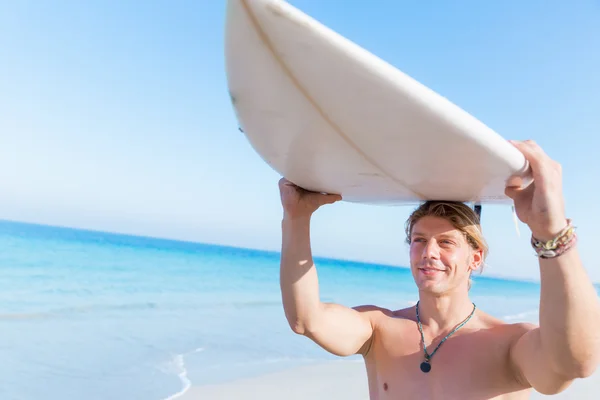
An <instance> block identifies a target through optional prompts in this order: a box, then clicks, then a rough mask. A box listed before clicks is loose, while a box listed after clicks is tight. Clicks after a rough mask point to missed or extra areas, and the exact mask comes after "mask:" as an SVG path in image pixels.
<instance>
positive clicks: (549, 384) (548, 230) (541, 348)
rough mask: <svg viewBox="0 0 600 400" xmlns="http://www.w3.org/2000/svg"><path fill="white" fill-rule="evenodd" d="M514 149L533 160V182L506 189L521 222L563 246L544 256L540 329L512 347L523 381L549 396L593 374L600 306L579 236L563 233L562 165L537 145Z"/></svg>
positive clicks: (599, 345) (598, 354)
mask: <svg viewBox="0 0 600 400" xmlns="http://www.w3.org/2000/svg"><path fill="white" fill-rule="evenodd" d="M514 144H515V146H516V147H517V148H518V149H519V150H521V151H522V153H523V154H524V155H525V156H526V157H527V159H528V160H529V162H530V164H531V167H532V171H533V175H534V184H533V185H532V186H530V187H529V188H528V189H526V190H524V191H519V190H515V189H508V190H507V194H508V195H509V196H511V197H512V198H513V199H514V201H515V208H516V210H517V214H518V216H519V218H520V219H521V220H522V221H523V222H525V223H527V224H528V225H529V227H530V228H531V232H532V236H533V238H535V239H538V240H540V241H543V242H547V241H549V240H551V239H553V238H555V237H561V238H562V242H563V243H562V244H560V245H559V246H558V247H556V249H555V251H554V254H553V253H552V252H546V253H540V256H541V257H539V268H540V276H541V295H540V318H539V322H540V324H539V327H533V326H529V327H528V328H527V329H526V330H525V332H526V333H524V334H523V335H522V336H521V337H520V338H519V339H518V340H517V341H516V342H515V343H514V345H513V347H512V349H511V360H512V362H513V366H514V369H515V373H516V374H517V376H519V377H520V378H521V379H522V380H523V381H524V383H527V384H529V385H531V386H533V387H534V388H535V389H536V390H537V391H539V392H541V393H545V394H553V393H558V392H560V391H562V390H564V389H565V388H566V387H567V386H568V385H569V384H570V383H571V381H572V380H574V379H576V378H584V377H588V376H590V375H591V374H592V373H593V372H594V371H595V369H596V368H597V366H598V363H599V362H600V303H599V301H598V295H597V293H596V290H595V289H594V286H593V284H592V282H591V281H590V279H589V277H588V276H587V274H586V271H585V269H584V267H583V265H582V262H581V260H580V257H579V253H578V249H577V236H576V234H575V235H573V231H572V230H569V229H567V230H565V229H564V228H565V227H568V221H567V219H566V217H565V211H564V201H563V195H562V172H561V168H560V165H558V164H557V163H556V162H554V161H553V160H551V159H550V158H549V157H548V156H547V155H546V154H545V153H544V152H543V151H542V150H541V149H540V148H539V146H537V145H536V144H535V143H533V142H530V141H527V142H523V143H520V142H517V143H514Z"/></svg>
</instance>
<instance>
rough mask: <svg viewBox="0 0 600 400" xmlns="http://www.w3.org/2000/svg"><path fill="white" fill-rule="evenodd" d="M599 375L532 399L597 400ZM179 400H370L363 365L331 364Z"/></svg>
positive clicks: (194, 390)
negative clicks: (560, 390)
mask: <svg viewBox="0 0 600 400" xmlns="http://www.w3.org/2000/svg"><path fill="white" fill-rule="evenodd" d="M599 396H600V372H598V373H596V374H594V375H593V376H591V377H589V378H586V379H582V380H577V381H575V382H574V383H573V384H572V385H571V386H570V387H569V388H568V389H567V390H565V391H564V392H562V393H559V394H557V395H554V396H545V395H542V394H540V393H537V392H535V391H534V392H532V395H531V399H545V398H547V399H571V400H575V399H579V400H597V399H598V398H599ZM179 399H180V400H226V399H240V400H255V399H256V400H259V399H260V400H279V399H286V400H300V399H311V400H338V399H339V400H368V399H369V393H368V388H367V381H366V375H365V370H364V365H363V364H362V362H354V361H351V362H348V361H340V362H330V363H326V364H319V365H314V366H306V367H300V368H294V369H291V370H287V371H282V372H277V373H271V374H266V375H262V376H259V377H255V378H251V379H240V380H236V381H234V382H231V383H227V384H222V385H206V386H198V387H191V388H190V390H189V391H187V392H186V393H185V395H183V396H181V397H180V398H179Z"/></svg>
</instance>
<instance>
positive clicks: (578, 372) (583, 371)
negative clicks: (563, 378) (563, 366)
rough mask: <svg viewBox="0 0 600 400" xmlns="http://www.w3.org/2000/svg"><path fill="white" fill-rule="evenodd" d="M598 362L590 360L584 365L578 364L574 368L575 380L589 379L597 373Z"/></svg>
mask: <svg viewBox="0 0 600 400" xmlns="http://www.w3.org/2000/svg"><path fill="white" fill-rule="evenodd" d="M597 367H598V362H597V361H596V360H589V361H586V362H583V363H578V364H577V366H576V367H575V368H573V371H572V372H573V378H576V379H577V378H589V377H590V376H592V375H593V374H594V372H596V369H597Z"/></svg>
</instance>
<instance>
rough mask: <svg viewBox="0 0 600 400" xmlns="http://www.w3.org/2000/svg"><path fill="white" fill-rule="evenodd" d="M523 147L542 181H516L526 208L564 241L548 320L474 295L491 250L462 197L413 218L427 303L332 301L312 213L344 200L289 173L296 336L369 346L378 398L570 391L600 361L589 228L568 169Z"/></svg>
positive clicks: (349, 349)
mask: <svg viewBox="0 0 600 400" xmlns="http://www.w3.org/2000/svg"><path fill="white" fill-rule="evenodd" d="M512 143H513V145H514V146H516V147H517V148H518V149H519V150H520V151H521V152H522V153H523V154H524V155H525V157H526V158H527V159H528V160H529V162H530V164H531V167H532V171H533V176H534V182H535V183H534V184H532V185H530V186H529V187H528V188H527V189H525V190H519V189H516V188H507V190H506V194H507V195H508V196H509V197H510V198H512V199H513V200H514V204H515V208H516V212H517V216H518V217H519V219H520V220H521V221H523V223H525V224H527V225H528V226H529V228H530V229H531V233H532V237H533V238H536V239H539V240H542V241H547V240H549V239H552V238H555V237H557V236H560V237H561V238H562V240H563V243H562V244H560V245H559V246H558V247H557V248H556V249H555V250H554V252H552V251H550V252H547V253H545V254H540V253H538V262H539V271H540V275H541V299H540V326H539V327H538V326H535V325H532V324H528V323H517V324H506V323H504V322H503V321H501V320H499V319H497V318H494V317H492V316H490V315H488V314H486V313H485V312H483V311H481V310H479V309H478V308H476V307H475V306H474V304H473V303H472V302H471V300H470V299H469V286H470V275H471V273H472V272H473V271H476V270H478V269H479V268H481V266H482V263H483V262H484V260H485V256H486V253H487V246H486V244H485V240H484V238H483V236H482V233H481V227H480V226H479V223H478V218H477V215H476V214H475V213H474V212H473V211H472V210H471V208H469V207H468V206H466V205H464V204H462V203H453V202H426V203H425V204H423V205H422V206H421V207H419V208H418V209H417V210H416V211H415V212H414V213H413V214H412V216H411V217H410V218H409V220H408V221H407V240H408V242H409V243H410V266H411V271H412V275H413V278H414V280H415V283H416V285H417V287H418V291H419V302H418V303H417V305H416V306H413V307H409V308H405V309H401V310H396V311H392V310H388V309H385V308H381V307H377V306H374V305H363V306H357V307H354V308H349V307H345V306H343V305H339V304H331V303H323V302H321V301H320V298H319V288H318V282H317V270H316V267H315V266H314V265H313V259H312V254H311V247H310V220H311V216H312V214H313V213H314V212H315V211H316V210H317V209H318V208H319V207H320V206H322V205H325V204H331V203H334V202H336V201H338V200H341V197H340V196H338V195H323V194H317V193H311V192H307V191H304V190H302V189H300V188H298V187H296V186H294V185H293V184H291V183H290V182H289V181H287V180H286V179H282V180H281V181H280V191H281V199H282V204H283V209H284V217H283V221H282V231H283V243H282V258H281V290H282V299H283V305H284V309H285V314H286V317H287V320H288V321H289V324H290V327H291V328H292V330H293V331H294V332H296V333H298V334H301V335H304V336H306V337H308V338H310V339H311V340H313V341H314V342H315V343H317V344H318V345H319V346H321V347H322V348H323V349H325V350H326V351H328V352H330V353H332V354H335V355H339V356H349V355H353V354H361V355H362V356H363V358H364V360H365V364H366V370H367V378H368V384H369V392H370V398H371V399H373V400H375V399H423V400H426V399H463V400H467V399H526V398H528V397H529V394H530V391H531V388H534V389H536V390H537V391H538V392H541V393H544V394H555V393H559V392H561V391H563V390H564V389H565V388H567V387H568V386H569V385H570V384H571V382H572V381H573V380H574V379H576V378H583V377H588V376H590V375H591V374H592V373H593V371H594V370H595V369H596V366H597V365H598V362H599V361H600V306H599V301H598V296H597V294H596V291H595V290H594V287H593V285H592V283H591V282H590V280H589V278H588V277H587V275H586V272H585V270H584V268H583V266H582V264H581V261H580V259H579V255H578V251H577V247H576V245H575V244H576V239H577V236H576V235H574V233H573V232H574V231H573V230H568V229H567V230H566V232H565V229H564V228H565V227H567V226H568V223H569V221H568V220H567V218H566V215H565V211H564V201H563V195H562V176H561V168H560V165H559V164H557V163H556V162H555V161H553V160H551V159H550V158H549V157H548V156H547V155H546V154H545V153H544V152H543V151H542V149H540V147H539V146H537V145H536V144H535V143H534V142H532V141H525V142H512ZM417 312H418V319H417ZM419 321H420V324H419ZM456 328H458V330H456ZM453 331H454V332H453ZM421 332H422V334H421ZM446 337H447V340H445V341H443V339H444V338H446ZM442 341H443V343H442V344H441V346H439V348H437V351H436V347H437V346H438V345H440V343H441V342H442ZM423 342H424V344H425V346H426V347H425V350H426V352H424V348H423ZM434 351H435V352H434ZM432 353H434V354H433V355H431V354H432Z"/></svg>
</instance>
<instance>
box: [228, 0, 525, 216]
mask: <svg viewBox="0 0 600 400" xmlns="http://www.w3.org/2000/svg"><path fill="white" fill-rule="evenodd" d="M225 33H226V44H225V56H226V68H227V78H228V87H229V92H230V96H231V101H232V104H233V107H234V109H235V112H236V116H237V118H238V121H239V124H240V129H241V130H242V131H243V132H244V134H245V135H246V136H247V138H248V140H249V142H250V144H251V145H252V147H253V148H254V149H255V150H256V152H257V153H258V154H259V155H260V157H262V159H264V161H265V162H267V163H268V164H269V165H270V166H271V167H272V168H273V169H274V170H275V171H277V172H278V173H279V174H281V175H282V176H285V177H286V178H287V179H289V180H290V181H292V182H294V183H295V184H297V185H299V186H301V187H303V188H305V189H307V190H313V191H318V192H325V193H336V194H341V195H342V197H343V199H344V200H345V201H350V202H359V203H368V204H386V205H402V204H412V203H417V202H420V201H422V200H427V199H437V200H458V201H464V202H474V203H510V202H512V201H511V200H510V199H509V198H507V197H506V196H505V195H504V189H505V187H506V186H507V185H508V184H510V185H515V184H527V183H528V182H529V181H530V171H529V166H528V163H527V162H526V160H525V158H524V156H523V155H522V154H521V153H520V152H519V151H518V150H517V149H516V148H515V147H514V146H512V145H511V144H510V143H508V142H507V141H506V140H505V139H504V138H502V137H501V136H500V135H499V134H497V133H496V132H494V131H493V130H491V129H490V128H488V127H487V126H486V125H484V124H483V123H482V122H480V121H479V120H477V119H476V118H474V117H473V116H471V115H469V114H468V113H467V112H465V111H464V110H462V109H460V108H459V107H458V106H456V105H454V104H453V103H451V102H450V101H449V100H447V99H445V98H443V97H442V96H440V95H438V94H436V93H435V92H433V91H432V90H430V89H428V88H427V87H425V86H423V85H422V84H420V83H418V82H417V81H415V80H414V79H412V78H410V77H409V76H407V75H406V74H404V73H403V72H401V71H399V70H398V69H397V68H395V67H394V66H392V65H390V64H388V63H386V62H385V61H383V60H381V59H380V58H378V57H376V56H375V55H373V54H371V53H369V52H368V51H367V50H365V49H363V48H361V47H359V46H358V45H356V44H354V43H352V42H350V41H349V40H347V39H345V38H344V37H342V36H340V35H339V34H337V33H336V32H333V31H332V30H330V29H329V28H327V27H326V26H324V25H322V24H321V23H319V22H317V21H316V20H315V19H313V18H312V17H310V16H308V15H306V14H305V13H303V12H301V11H300V10H298V9H297V8H295V7H293V6H292V5H290V4H288V3H286V2H284V1H281V0H228V4H227V20H226V32H225ZM509 181H510V182H509Z"/></svg>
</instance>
